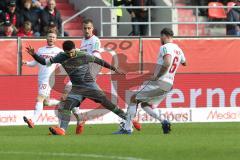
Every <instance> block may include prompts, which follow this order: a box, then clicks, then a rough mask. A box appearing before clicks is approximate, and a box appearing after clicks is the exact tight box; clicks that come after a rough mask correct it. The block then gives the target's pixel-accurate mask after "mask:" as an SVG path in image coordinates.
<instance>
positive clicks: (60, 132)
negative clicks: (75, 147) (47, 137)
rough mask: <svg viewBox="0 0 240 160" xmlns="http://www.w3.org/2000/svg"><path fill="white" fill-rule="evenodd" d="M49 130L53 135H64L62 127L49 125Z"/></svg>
mask: <svg viewBox="0 0 240 160" xmlns="http://www.w3.org/2000/svg"><path fill="white" fill-rule="evenodd" d="M49 131H50V132H51V133H52V134H53V135H60V136H64V135H65V131H64V129H62V128H60V127H49Z"/></svg>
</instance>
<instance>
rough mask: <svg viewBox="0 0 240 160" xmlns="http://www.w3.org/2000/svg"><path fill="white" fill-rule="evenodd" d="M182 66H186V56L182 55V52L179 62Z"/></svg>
mask: <svg viewBox="0 0 240 160" xmlns="http://www.w3.org/2000/svg"><path fill="white" fill-rule="evenodd" d="M180 63H181V64H182V65H183V66H187V61H186V58H185V56H184V54H183V53H182V54H181V62H180Z"/></svg>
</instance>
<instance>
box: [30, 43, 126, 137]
mask: <svg viewBox="0 0 240 160" xmlns="http://www.w3.org/2000/svg"><path fill="white" fill-rule="evenodd" d="M63 50H64V52H63V53H60V54H58V55H57V56H55V57H52V58H48V59H44V58H43V57H41V56H39V55H38V54H35V52H34V49H33V48H32V47H31V46H29V47H27V52H28V53H29V54H30V55H31V56H32V57H33V58H34V59H35V60H36V61H37V62H39V63H40V64H42V65H47V66H51V65H52V64H55V63H60V64H62V66H63V68H64V69H65V70H66V72H67V74H68V76H69V77H70V80H71V82H72V83H73V86H72V89H71V91H70V93H69V94H68V96H67V99H66V100H65V101H64V105H63V106H62V108H59V110H58V112H59V113H58V114H59V115H58V116H59V120H60V127H50V128H49V130H50V132H51V133H52V134H54V135H65V131H66V129H67V127H68V124H69V121H70V116H71V110H72V108H74V107H78V106H79V105H80V103H81V102H82V101H83V100H84V99H85V98H89V99H91V100H94V101H95V102H97V103H100V104H102V105H103V106H104V107H105V108H106V109H108V110H110V111H112V112H113V113H115V114H116V115H118V116H119V117H121V118H123V119H126V113H124V111H123V110H121V109H119V108H118V107H117V106H116V105H115V104H113V103H112V102H111V101H110V100H108V99H107V97H106V95H105V94H104V92H103V91H102V90H101V89H100V88H99V86H98V85H97V84H96V82H95V81H94V79H93V77H92V75H91V73H90V71H89V63H90V62H92V63H97V64H99V65H101V66H103V67H105V68H109V69H111V70H113V71H115V72H116V73H119V74H122V72H121V71H119V70H118V69H117V68H115V67H113V66H111V65H110V64H108V63H107V62H105V61H103V60H101V59H99V58H97V57H94V56H90V55H88V54H86V53H85V52H82V51H78V50H76V49H75V44H74V43H73V42H72V41H65V42H64V43H63Z"/></svg>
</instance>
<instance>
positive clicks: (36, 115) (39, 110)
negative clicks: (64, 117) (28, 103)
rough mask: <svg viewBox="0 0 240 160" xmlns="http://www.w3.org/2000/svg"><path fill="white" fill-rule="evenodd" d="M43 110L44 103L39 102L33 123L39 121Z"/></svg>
mask: <svg viewBox="0 0 240 160" xmlns="http://www.w3.org/2000/svg"><path fill="white" fill-rule="evenodd" d="M42 110H43V102H37V103H36V105H35V110H34V115H33V118H32V121H33V123H35V122H36V121H37V120H38V117H39V115H40V114H41V113H42Z"/></svg>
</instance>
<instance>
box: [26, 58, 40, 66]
mask: <svg viewBox="0 0 240 160" xmlns="http://www.w3.org/2000/svg"><path fill="white" fill-rule="evenodd" d="M37 64H38V62H37V61H35V60H33V61H30V62H27V66H28V67H35V66H36V65H37Z"/></svg>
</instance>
